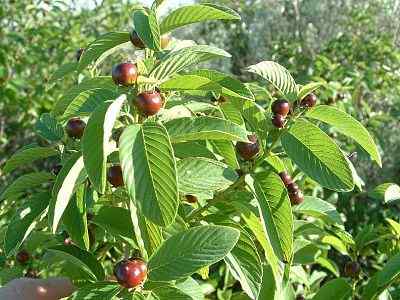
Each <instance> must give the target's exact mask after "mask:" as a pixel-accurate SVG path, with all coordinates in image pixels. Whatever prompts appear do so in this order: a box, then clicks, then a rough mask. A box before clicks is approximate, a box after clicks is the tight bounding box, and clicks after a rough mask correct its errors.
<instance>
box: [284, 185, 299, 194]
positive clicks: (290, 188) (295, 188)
mask: <svg viewBox="0 0 400 300" xmlns="http://www.w3.org/2000/svg"><path fill="white" fill-rule="evenodd" d="M287 190H288V191H289V194H294V193H296V192H298V191H299V186H298V185H297V184H296V183H294V182H292V183H290V184H288V186H287Z"/></svg>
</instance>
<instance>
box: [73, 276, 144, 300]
mask: <svg viewBox="0 0 400 300" xmlns="http://www.w3.org/2000/svg"><path fill="white" fill-rule="evenodd" d="M121 289H122V287H121V286H120V285H119V284H118V283H116V282H109V281H107V282H95V283H91V284H87V285H85V286H84V287H81V288H80V289H78V290H77V291H76V292H74V293H73V294H72V295H71V296H70V297H69V298H68V299H69V300H82V299H84V300H113V299H115V298H114V297H115V296H117V295H118V293H119V292H120V291H121ZM143 299H144V298H143Z"/></svg>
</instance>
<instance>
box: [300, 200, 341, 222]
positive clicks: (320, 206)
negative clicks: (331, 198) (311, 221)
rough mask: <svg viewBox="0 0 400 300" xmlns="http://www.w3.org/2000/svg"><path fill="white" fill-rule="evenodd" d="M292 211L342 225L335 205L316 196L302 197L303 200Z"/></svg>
mask: <svg viewBox="0 0 400 300" xmlns="http://www.w3.org/2000/svg"><path fill="white" fill-rule="evenodd" d="M294 211H295V212H297V213H301V214H306V215H309V216H312V217H315V218H320V219H322V220H323V221H324V222H326V223H327V224H330V225H331V224H338V225H343V221H342V219H341V218H340V215H339V213H338V212H337V210H336V208H335V206H333V205H332V204H330V203H329V202H326V201H324V200H321V199H319V198H316V197H304V202H303V203H301V204H300V205H297V206H296V207H295V208H294Z"/></svg>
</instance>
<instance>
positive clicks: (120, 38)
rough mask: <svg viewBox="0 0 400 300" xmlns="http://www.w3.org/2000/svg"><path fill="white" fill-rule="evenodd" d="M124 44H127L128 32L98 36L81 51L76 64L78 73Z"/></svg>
mask: <svg viewBox="0 0 400 300" xmlns="http://www.w3.org/2000/svg"><path fill="white" fill-rule="evenodd" d="M126 42H129V32H108V33H106V34H104V35H102V36H100V37H99V38H98V39H96V40H95V41H94V42H92V43H91V44H90V45H89V46H88V47H87V48H86V49H85V51H83V54H82V56H81V58H80V60H79V64H78V72H81V71H82V70H83V69H85V68H86V67H87V66H88V65H90V64H91V63H93V62H95V61H96V60H97V59H98V58H100V57H101V55H102V54H103V53H105V52H106V51H109V50H111V49H112V48H114V47H117V46H118V45H120V44H123V43H126Z"/></svg>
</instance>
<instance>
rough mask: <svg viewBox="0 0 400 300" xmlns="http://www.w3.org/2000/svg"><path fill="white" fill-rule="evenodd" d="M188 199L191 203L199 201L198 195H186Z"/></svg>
mask: <svg viewBox="0 0 400 300" xmlns="http://www.w3.org/2000/svg"><path fill="white" fill-rule="evenodd" d="M185 197H186V201H187V202H189V203H196V202H197V197H196V196H193V195H186V196H185Z"/></svg>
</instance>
